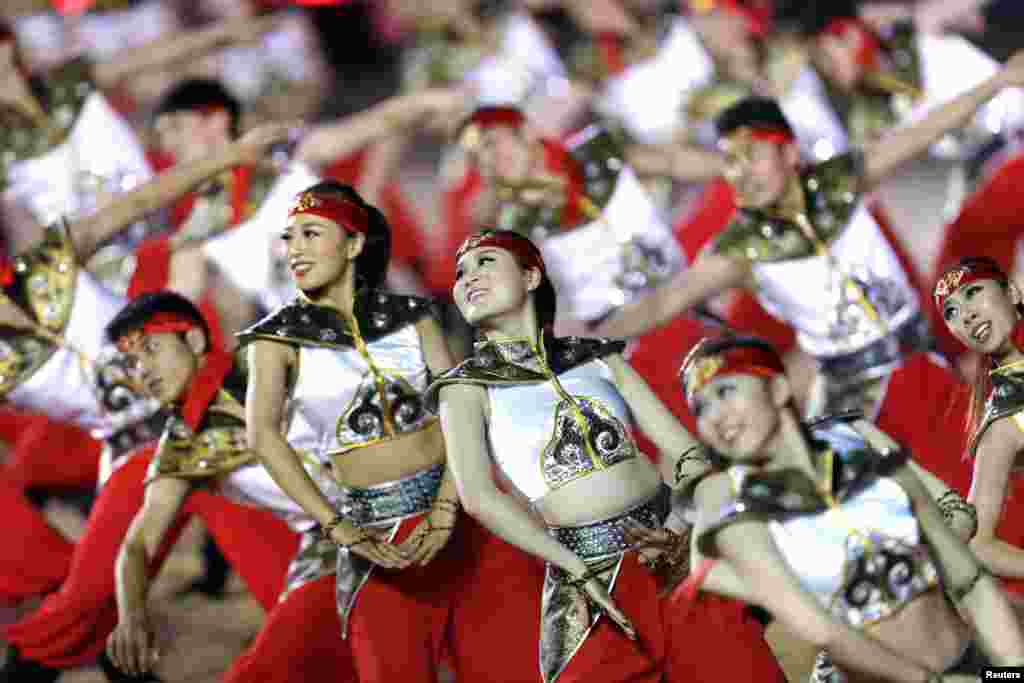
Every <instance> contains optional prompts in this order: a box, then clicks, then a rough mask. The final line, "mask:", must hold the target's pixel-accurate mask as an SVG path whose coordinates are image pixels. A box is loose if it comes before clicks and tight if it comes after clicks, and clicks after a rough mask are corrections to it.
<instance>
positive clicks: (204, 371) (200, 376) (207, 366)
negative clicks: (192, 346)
mask: <svg viewBox="0 0 1024 683" xmlns="http://www.w3.org/2000/svg"><path fill="white" fill-rule="evenodd" d="M232 362H233V359H232V356H231V354H230V353H225V352H223V351H220V350H219V349H212V350H210V351H209V352H207V354H206V361H205V362H204V363H203V366H202V367H201V368H199V370H198V371H196V374H195V375H194V376H193V377H192V381H191V382H190V383H189V385H188V389H186V390H185V397H184V401H182V405H181V415H182V417H183V418H184V419H185V422H186V424H188V426H189V427H191V428H192V429H193V430H195V429H197V428H198V427H199V423H200V422H202V421H203V415H205V414H206V409H207V408H209V407H210V403H211V402H212V401H213V399H214V397H215V396H216V395H217V392H218V391H220V388H221V386H222V385H223V384H224V378H225V377H227V376H228V373H229V372H231V365H232Z"/></svg>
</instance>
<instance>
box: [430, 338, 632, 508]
mask: <svg viewBox="0 0 1024 683" xmlns="http://www.w3.org/2000/svg"><path fill="white" fill-rule="evenodd" d="M621 350H622V345H621V343H618V342H608V341H603V340H595V339H580V338H576V337H568V338H563V339H554V338H550V337H549V338H547V339H546V345H545V350H544V351H543V352H538V350H536V349H534V348H533V347H532V345H531V344H530V342H528V341H508V342H485V343H483V344H480V345H478V346H477V348H476V352H475V353H474V355H473V357H471V358H470V359H469V360H467V361H465V362H464V363H462V364H461V365H459V366H458V367H456V368H454V369H453V370H452V371H450V372H448V373H445V374H444V375H442V376H441V377H440V378H438V381H437V382H435V383H434V384H433V385H432V386H431V387H430V389H429V390H428V396H431V397H433V396H436V392H437V391H438V390H439V389H440V387H441V386H443V385H445V384H457V383H468V384H479V385H484V386H486V388H487V396H488V400H489V404H490V419H489V422H488V443H489V446H490V450H491V454H492V456H493V458H494V460H495V462H496V463H497V464H498V466H499V467H501V470H502V472H504V474H505V475H506V476H507V477H508V478H509V480H510V481H511V482H512V484H513V485H514V486H515V487H516V488H517V489H518V490H519V491H520V492H521V493H522V494H523V495H525V496H526V497H527V498H529V499H530V500H531V501H535V500H538V499H540V498H543V497H544V496H545V495H546V494H548V493H549V492H551V491H553V490H555V489H557V488H559V487H561V486H564V485H566V484H568V483H569V482H572V481H574V480H576V479H579V478H581V477H585V476H587V475H589V474H591V473H593V472H595V471H597V470H601V469H605V468H607V467H611V466H612V465H615V464H617V463H620V462H622V461H625V460H630V459H632V458H635V457H636V456H637V447H636V444H635V443H634V442H633V439H632V437H631V435H630V434H629V431H628V429H627V425H629V424H630V423H631V416H630V414H629V409H628V407H627V405H626V403H625V401H624V400H623V398H622V395H621V394H620V393H619V391H618V389H617V388H616V386H615V383H614V380H613V377H612V371H611V369H610V368H609V367H608V365H607V363H606V362H605V361H604V360H603V357H604V356H607V355H609V354H612V353H619V352H621Z"/></svg>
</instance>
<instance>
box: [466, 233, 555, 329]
mask: <svg viewBox="0 0 1024 683" xmlns="http://www.w3.org/2000/svg"><path fill="white" fill-rule="evenodd" d="M540 281H541V276H540V271H538V270H537V269H536V268H530V269H528V270H527V269H524V268H523V267H522V266H521V265H520V264H519V261H518V259H516V257H515V256H514V255H513V254H512V253H511V252H509V251H506V250H504V249H499V248H497V247H480V248H477V249H471V250H469V251H467V252H466V253H465V254H464V255H463V256H462V258H461V259H459V263H458V266H457V269H456V272H455V286H454V287H453V288H452V296H453V297H454V299H455V304H456V305H457V306H458V307H459V312H461V313H462V317H463V318H465V319H466V322H468V323H469V324H470V325H474V326H478V325H480V326H485V327H486V326H487V324H488V322H493V321H494V320H495V319H497V318H500V317H502V316H506V315H509V314H515V313H517V312H519V311H521V310H522V309H523V307H524V306H526V303H527V302H528V301H529V296H530V292H531V291H533V290H534V289H536V288H537V287H538V286H539V285H540Z"/></svg>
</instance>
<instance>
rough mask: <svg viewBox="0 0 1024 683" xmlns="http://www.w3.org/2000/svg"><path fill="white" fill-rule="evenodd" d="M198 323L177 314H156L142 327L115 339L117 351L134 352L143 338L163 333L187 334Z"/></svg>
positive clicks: (197, 325)
mask: <svg viewBox="0 0 1024 683" xmlns="http://www.w3.org/2000/svg"><path fill="white" fill-rule="evenodd" d="M193 327H199V323H198V322H196V321H195V320H193V319H192V318H188V317H185V316H183V315H179V314H177V313H157V314H156V315H154V316H153V317H151V318H150V319H149V320H147V321H146V322H145V323H144V324H143V325H142V327H136V328H135V329H133V330H131V331H129V332H126V333H125V334H123V335H121V336H120V337H119V338H118V339H117V350H118V351H121V352H122V353H129V352H131V351H134V350H135V349H136V348H137V347H138V345H139V344H141V343H142V340H143V338H144V337H148V336H149V335H151V334H163V333H165V332H188V331H189V330H191V329H192V328H193Z"/></svg>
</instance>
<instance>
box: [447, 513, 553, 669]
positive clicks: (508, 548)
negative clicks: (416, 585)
mask: <svg viewBox="0 0 1024 683" xmlns="http://www.w3.org/2000/svg"><path fill="white" fill-rule="evenodd" d="M466 528H467V530H468V531H469V534H467V544H466V547H467V550H468V552H467V553H466V555H467V557H470V558H472V567H471V569H470V571H469V573H468V575H467V576H466V579H465V581H464V583H463V585H462V588H461V590H459V592H458V594H457V595H456V596H455V601H454V604H453V607H452V628H451V655H452V656H451V661H452V668H453V669H454V671H455V676H456V680H459V681H489V680H494V681H497V680H500V681H502V683H540V660H539V658H538V649H537V648H538V643H540V607H541V593H542V591H543V589H544V562H543V561H542V560H540V559H539V558H537V557H534V556H533V555H529V554H527V553H525V552H523V551H522V550H520V549H519V548H516V547H514V546H512V545H510V544H509V543H507V542H505V541H504V540H503V539H501V538H498V537H497V536H495V535H494V534H492V533H490V532H489V531H487V530H486V529H484V528H483V527H482V526H480V524H479V523H478V522H476V521H475V520H473V519H472V518H467V519H466Z"/></svg>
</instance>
